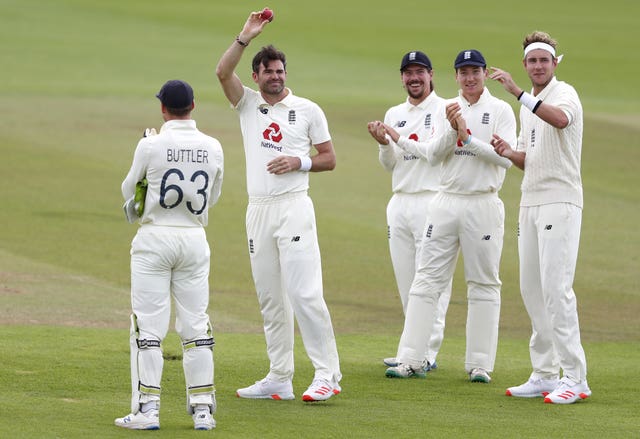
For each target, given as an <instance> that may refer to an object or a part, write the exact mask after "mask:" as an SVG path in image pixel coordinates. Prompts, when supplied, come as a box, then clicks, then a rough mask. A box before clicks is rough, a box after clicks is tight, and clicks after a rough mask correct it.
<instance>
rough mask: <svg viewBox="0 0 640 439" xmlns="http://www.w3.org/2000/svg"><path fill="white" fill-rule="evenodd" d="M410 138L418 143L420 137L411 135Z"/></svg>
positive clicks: (414, 134)
mask: <svg viewBox="0 0 640 439" xmlns="http://www.w3.org/2000/svg"><path fill="white" fill-rule="evenodd" d="M409 138H410V139H411V140H415V141H416V142H417V141H418V135H417V134H416V133H413V134H411V135H410V136H409Z"/></svg>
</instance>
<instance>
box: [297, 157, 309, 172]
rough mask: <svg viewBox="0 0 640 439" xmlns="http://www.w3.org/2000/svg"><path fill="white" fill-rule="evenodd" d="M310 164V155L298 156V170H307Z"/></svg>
mask: <svg viewBox="0 0 640 439" xmlns="http://www.w3.org/2000/svg"><path fill="white" fill-rule="evenodd" d="M311 164H312V163H311V157H300V171H309V170H310V169H311Z"/></svg>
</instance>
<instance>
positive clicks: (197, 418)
mask: <svg viewBox="0 0 640 439" xmlns="http://www.w3.org/2000/svg"><path fill="white" fill-rule="evenodd" d="M193 428H194V429H195V430H213V429H214V428H216V420H215V419H213V416H212V415H211V413H210V412H209V410H198V411H196V412H195V413H194V414H193Z"/></svg>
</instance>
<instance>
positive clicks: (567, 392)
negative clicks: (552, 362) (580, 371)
mask: <svg viewBox="0 0 640 439" xmlns="http://www.w3.org/2000/svg"><path fill="white" fill-rule="evenodd" d="M590 396H591V389H590V388H589V386H588V385H587V381H586V380H585V381H582V382H580V383H576V382H575V381H573V380H572V379H570V378H567V377H563V378H562V379H560V383H559V384H558V387H556V388H555V390H554V391H553V392H551V393H549V394H548V395H547V396H546V397H545V398H544V402H546V403H548V404H573V403H574V402H576V401H580V400H581V399H587V398H588V397H590Z"/></svg>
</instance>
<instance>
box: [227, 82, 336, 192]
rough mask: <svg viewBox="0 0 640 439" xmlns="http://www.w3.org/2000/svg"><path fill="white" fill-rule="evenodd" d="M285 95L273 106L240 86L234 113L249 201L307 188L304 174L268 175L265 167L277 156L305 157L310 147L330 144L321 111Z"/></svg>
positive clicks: (298, 98)
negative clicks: (243, 154) (238, 118)
mask: <svg viewBox="0 0 640 439" xmlns="http://www.w3.org/2000/svg"><path fill="white" fill-rule="evenodd" d="M287 90H288V91H289V94H288V95H287V96H286V97H285V98H284V99H283V100H281V101H280V102H277V103H276V104H275V105H270V104H268V103H267V102H266V101H265V100H264V99H263V98H262V95H261V94H260V92H258V91H255V90H252V89H251V88H249V87H246V86H244V94H243V96H242V98H241V99H240V101H239V102H238V104H237V105H236V110H237V111H238V115H239V117H240V128H241V130H242V138H243V142H244V151H245V160H246V166H247V192H248V193H249V196H250V197H265V196H275V195H281V194H285V193H289V192H298V191H305V190H307V189H308V188H309V174H308V172H305V171H294V172H288V173H286V174H282V175H275V174H270V173H269V172H268V171H267V163H268V162H270V161H271V160H273V159H274V158H276V157H279V156H281V155H288V156H296V157H309V155H310V153H311V147H312V145H318V144H320V143H324V142H327V141H329V140H331V135H330V134H329V126H328V124H327V119H326V117H325V115H324V113H323V111H322V109H321V108H320V107H319V106H318V105H317V104H316V103H314V102H312V101H310V100H308V99H305V98H301V97H298V96H295V95H294V94H293V93H292V92H291V90H289V89H287Z"/></svg>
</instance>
